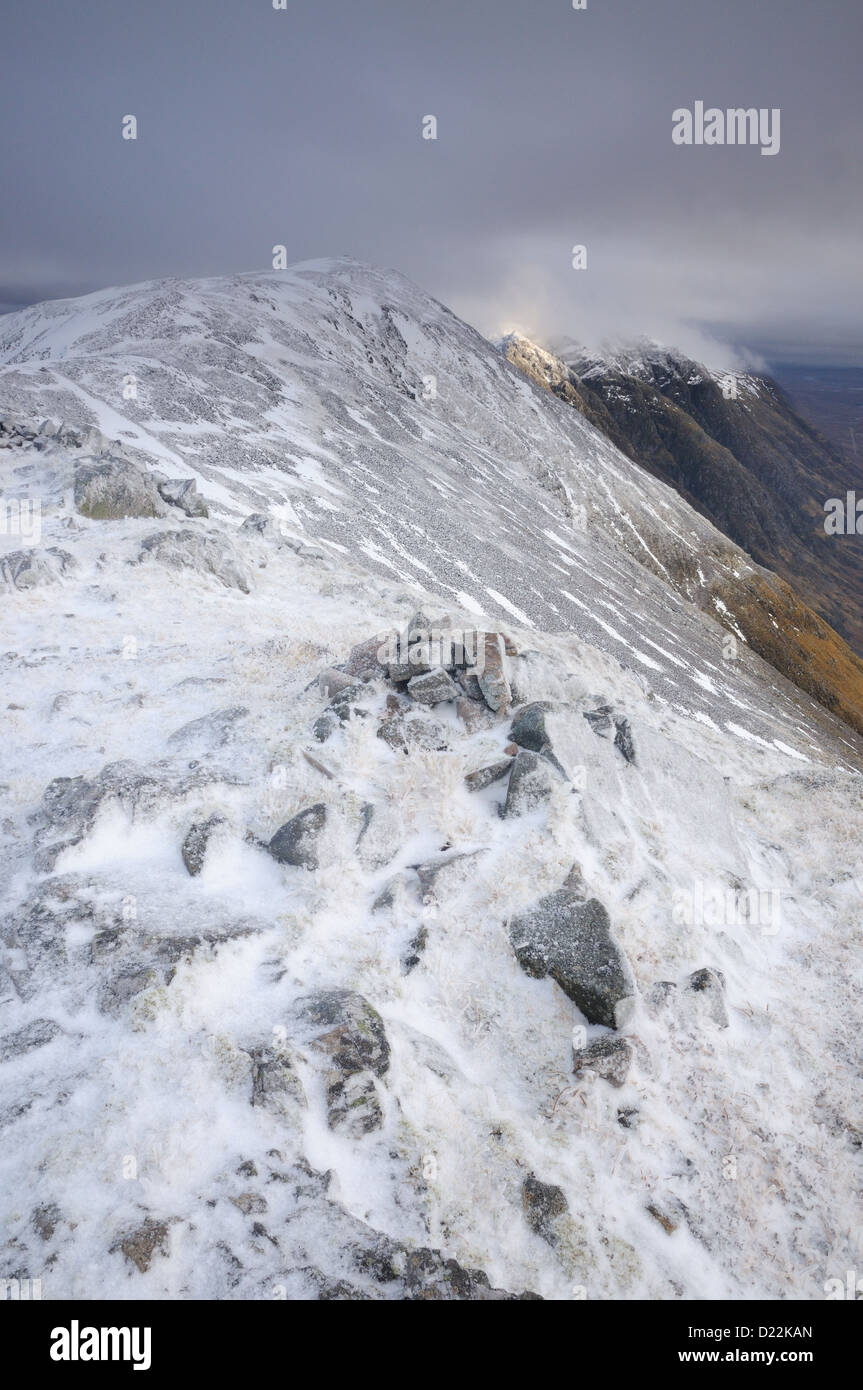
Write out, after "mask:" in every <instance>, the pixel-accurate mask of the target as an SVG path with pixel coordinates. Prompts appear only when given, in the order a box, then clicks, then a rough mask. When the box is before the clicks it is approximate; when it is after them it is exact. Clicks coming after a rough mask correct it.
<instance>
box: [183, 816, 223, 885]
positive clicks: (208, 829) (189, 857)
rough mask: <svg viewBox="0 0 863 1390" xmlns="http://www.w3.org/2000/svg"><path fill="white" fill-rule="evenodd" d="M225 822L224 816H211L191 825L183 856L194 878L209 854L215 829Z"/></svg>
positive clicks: (184, 844)
mask: <svg viewBox="0 0 863 1390" xmlns="http://www.w3.org/2000/svg"><path fill="white" fill-rule="evenodd" d="M224 824H225V818H224V816H215V815H214V816H209V817H208V819H207V820H205V821H198V822H197V823H196V824H195V825H192V826H190V827H189V830H188V832H187V834H186V838H185V839H184V841H183V848H182V851H181V853H182V856H183V863H184V864H185V866H186V868H187V869H188V871H189V873H190V874H191V875H192V877H193V878H196V877H197V875H198V874H199V873H200V872H201V870H202V869H203V867H204V860H205V858H206V856H207V846H208V844H209V843H210V838H211V836H212V834H213V832H214V831H215V830H218V828H219V827H220V826H222V825H224Z"/></svg>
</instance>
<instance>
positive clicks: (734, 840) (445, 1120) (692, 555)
mask: <svg viewBox="0 0 863 1390" xmlns="http://www.w3.org/2000/svg"><path fill="white" fill-rule="evenodd" d="M0 336H2V360H3V363H4V364H5V365H4V366H3V368H2V371H0V408H2V414H3V416H4V420H3V424H2V428H0V446H2V447H0V468H2V476H3V491H4V501H5V503H6V517H7V526H6V529H7V532H8V533H10V534H7V535H6V536H5V537H4V538H3V539H4V540H5V542H6V546H5V551H3V552H0V574H2V581H3V584H4V594H3V609H2V612H3V631H4V648H5V650H4V654H3V664H4V681H3V689H4V696H5V699H4V705H5V706H6V709H5V713H6V717H7V721H8V732H7V735H6V739H5V752H6V758H5V766H4V773H3V785H2V788H0V795H2V814H0V827H2V839H0V862H2V864H3V870H4V872H3V875H2V878H3V882H4V885H5V886H4V888H3V890H2V891H3V897H2V901H0V914H2V917H0V940H2V943H3V958H2V970H0V1058H2V1060H0V1126H2V1131H3V1144H2V1146H0V1192H2V1199H0V1200H2V1218H0V1220H2V1230H3V1233H4V1242H5V1244H4V1246H3V1255H4V1266H3V1273H4V1275H5V1277H9V1278H17V1279H19V1280H25V1279H37V1278H38V1279H40V1280H41V1281H42V1295H43V1297H47V1298H50V1297H63V1296H74V1297H95V1298H101V1297H108V1296H111V1297H117V1296H120V1297H123V1296H127V1297H139V1296H143V1297H149V1298H165V1297H188V1296H192V1297H208V1298H230V1297H235V1298H258V1297H260V1298H273V1297H276V1298H280V1297H287V1298H308V1297H316V1296H322V1297H335V1298H361V1297H366V1298H380V1297H383V1298H411V1297H419V1298H439V1297H467V1298H481V1297H492V1296H495V1297H497V1296H503V1295H504V1293H509V1294H511V1295H518V1294H520V1293H522V1292H524V1291H527V1292H534V1293H538V1294H540V1295H541V1296H543V1297H547V1298H549V1297H550V1298H561V1299H580V1298H584V1297H586V1298H588V1299H590V1298H633V1297H651V1298H669V1299H670V1298H679V1297H684V1298H703V1297H710V1296H719V1297H722V1296H726V1297H731V1298H735V1297H745V1296H751V1295H759V1294H760V1295H764V1296H768V1297H787V1296H797V1297H801V1298H820V1297H823V1296H824V1284H825V1281H826V1280H827V1279H829V1278H832V1277H839V1278H844V1275H845V1271H846V1270H847V1269H849V1268H853V1267H854V1266H855V1262H858V1263H859V1259H860V1249H859V1239H860V1230H859V1223H858V1217H857V1212H858V1210H859V1205H858V1196H859V1152H860V1143H861V1133H863V1120H861V1116H860V1113H859V1100H858V1094H859V1084H858V1083H859V1059H858V1057H857V1053H856V1048H855V1044H854V1039H855V1037H856V1036H857V1027H858V1026H859V1016H860V990H859V986H858V984H857V981H856V974H857V969H858V967H857V954H858V951H857V937H858V934H859V933H858V928H857V923H858V920H859V903H860V893H861V884H863V844H861V839H863V836H861V824H860V804H861V788H863V783H861V752H863V746H861V740H860V738H859V737H858V735H857V734H856V733H855V732H853V731H852V730H851V729H850V728H849V727H848V725H847V724H846V723H844V722H842V720H840V719H839V718H838V717H837V716H836V715H835V714H831V713H830V712H829V711H828V710H827V709H825V707H824V704H823V703H819V702H816V701H814V700H813V699H812V698H811V697H810V696H809V695H808V694H806V693H805V692H803V691H801V690H800V689H799V688H797V687H796V686H795V685H794V684H793V683H792V682H790V681H789V680H787V679H786V678H785V677H784V676H782V675H780V674H779V673H778V672H777V671H776V670H775V669H774V668H773V667H771V666H770V665H768V664H767V663H766V662H765V661H763V660H762V659H761V658H760V657H759V656H757V655H756V654H755V653H754V652H753V651H752V650H750V647H749V644H748V643H747V640H746V633H745V631H744V628H743V627H741V626H740V624H739V623H738V617H737V614H736V613H735V612H734V611H733V610H732V609H731V607H730V606H729V604H728V603H727V602H726V601H725V599H724V598H723V597H722V595H723V594H725V595H737V596H738V597H739V598H740V603H741V610H745V612H747V613H748V612H749V609H748V605H750V604H751V603H754V602H756V599H755V598H754V597H753V595H755V594H756V593H763V590H764V588H765V586H769V583H770V581H769V576H768V577H767V578H765V572H764V571H760V570H759V569H758V567H757V566H755V565H753V564H752V562H751V561H749V560H748V559H747V557H746V556H745V555H744V554H743V553H742V552H741V551H740V550H738V549H737V548H736V547H735V546H734V545H732V544H731V543H730V542H729V541H728V540H727V539H726V538H725V537H723V536H722V535H721V534H720V533H719V532H718V531H716V530H715V529H714V528H713V527H712V526H711V525H710V523H709V522H708V521H706V520H705V519H704V518H702V517H701V516H699V515H698V514H697V513H696V512H694V511H693V510H692V509H691V508H690V507H689V506H688V505H687V504H686V502H684V501H683V500H682V499H681V498H680V497H679V496H677V495H676V494H675V493H674V492H673V491H672V490H671V489H670V488H668V487H667V486H666V485H665V484H663V483H662V482H660V481H658V480H656V479H654V478H652V477H650V476H648V475H647V474H645V473H644V472H643V470H641V469H640V468H639V467H638V465H637V464H636V463H634V462H633V461H632V460H630V459H628V458H626V457H625V456H624V455H623V454H621V453H620V452H619V451H618V450H617V449H616V448H615V447H614V446H613V445H612V444H611V443H610V442H609V441H608V440H607V439H605V438H604V437H603V436H602V435H601V434H600V433H599V432H598V431H597V430H596V429H595V428H594V427H593V426H592V425H591V424H590V423H589V422H587V421H586V420H584V419H583V418H582V417H581V416H580V415H579V414H578V413H577V412H575V411H571V410H567V409H565V408H564V406H563V405H562V404H561V403H560V402H559V401H557V400H555V399H553V397H552V396H551V395H549V394H547V393H546V392H543V391H542V390H540V389H539V387H538V386H537V385H535V384H534V383H533V382H531V381H530V380H528V379H527V378H526V377H525V376H524V375H523V374H522V373H520V372H519V371H518V370H517V369H516V368H515V367H513V366H512V365H511V364H510V363H509V362H508V361H507V360H506V359H505V357H504V356H503V355H502V354H500V353H499V352H498V351H497V350H496V349H494V348H493V347H492V346H491V345H490V344H488V343H486V342H485V341H484V340H483V339H482V338H481V337H480V336H479V335H477V334H476V333H475V332H474V331H473V330H472V329H470V328H469V327H468V326H467V325H465V324H463V323H461V322H460V321H459V320H458V319H456V318H455V317H453V315H452V314H450V313H449V312H448V311H447V310H446V309H444V308H443V307H442V306H440V305H438V304H436V303H435V302H434V301H433V300H430V299H429V298H428V297H426V296H425V295H423V294H421V293H420V292H419V291H418V290H417V289H415V288H414V287H412V286H410V285H409V284H408V283H407V282H406V281H404V280H403V279H402V278H401V277H399V276H396V275H392V274H390V273H383V272H379V271H374V270H371V269H369V268H367V267H362V266H359V265H357V264H355V263H353V262H329V263H321V264H314V265H305V266H302V267H298V268H296V269H295V270H293V271H291V272H287V273H284V274H264V275H247V276H240V277H235V278H233V279H230V280H212V281H199V282H175V281H172V282H159V283H154V284H150V285H144V286H136V287H132V288H130V289H126V290H112V291H106V292H104V293H101V294H98V295H92V296H88V297H87V298H86V299H84V300H80V301H69V302H65V303H61V304H48V305H41V306H36V307H35V308H33V309H30V310H25V311H23V312H22V313H19V314H15V315H13V316H10V317H9V318H7V319H5V320H3V321H2V324H0ZM124 392H125V393H126V394H125V395H124ZM130 393H134V394H130ZM43 421H46V423H44V424H43V423H42V422H43ZM52 421H53V423H51V422H52ZM60 422H62V423H60ZM187 480H191V482H192V483H194V484H196V485H197V490H196V488H195V487H194V486H191V485H187ZM201 499H203V503H202V500H201ZM205 513H207V514H205ZM753 576H754V578H753ZM756 581H757V583H756ZM777 592H778V591H777ZM777 602H779V600H777ZM417 610H421V611H422V612H424V613H425V614H427V615H429V616H430V618H431V619H432V620H433V621H432V623H431V626H432V627H433V629H434V631H435V632H436V633H437V634H438V635H439V636H440V635H441V634H443V635H444V636H445V635H446V634H447V633H448V632H449V633H451V632H452V631H453V630H455V632H456V633H459V632H461V631H462V630H465V631H466V633H467V637H468V638H469V641H468V646H469V647H470V648H471V657H470V659H469V658H468V657H467V656H464V657H463V658H462V659H460V658H459V655H458V644H456V652H455V654H452V653H450V654H449V655H447V653H446V651H445V650H442V651H441V652H439V653H431V652H429V651H428V650H427V647H426V646H425V645H424V644H425V642H426V640H427V639H426V638H424V636H423V634H424V633H426V632H427V631H428V627H429V624H428V623H427V622H425V621H423V620H422V619H421V618H417V617H415V616H413V615H415V614H416V613H417ZM780 611H784V610H780ZM804 611H805V610H804ZM744 621H746V619H745V617H744ZM409 623H412V626H411V628H410V634H411V635H412V637H413V639H414V646H413V647H412V649H411V650H413V652H414V653H415V654H417V653H418V654H419V661H418V662H417V661H416V660H415V661H414V662H413V664H411V663H409V662H408V663H405V662H404V647H402V649H401V650H397V649H395V648H394V647H393V646H392V645H391V644H392V640H393V638H394V635H395V634H396V633H399V632H404V631H405V629H406V628H407V625H408V624H409ZM447 624H450V625H451V626H447ZM735 628H738V629H739V630H738V631H737V633H736V634H735V631H734V629H735ZM477 630H479V632H480V633H481V634H482V637H481V640H479V642H478V644H477V640H476V638H475V637H474V635H473V634H474V633H475V632H476V631H477ZM777 630H779V629H778V627H777ZM828 632H829V630H828ZM780 637H784V638H786V639H787V641H788V642H791V643H793V642H794V640H795V636H794V633H793V632H790V631H789V632H788V633H787V634H782V633H780ZM731 639H734V640H731ZM777 640H778V639H777ZM823 640H825V641H826V640H828V639H823ZM358 644H359V645H358ZM445 645H446V644H444V646H445ZM477 657H478V660H474V658H477ZM439 662H440V663H441V665H442V667H443V668H445V669H436V668H437V666H438V664H439ZM426 666H431V667H432V668H433V669H432V670H431V671H428V672H427V671H426V670H425V667H426ZM473 666H475V667H476V670H475V671H473V673H472V667H473ZM412 672H414V674H412Z"/></svg>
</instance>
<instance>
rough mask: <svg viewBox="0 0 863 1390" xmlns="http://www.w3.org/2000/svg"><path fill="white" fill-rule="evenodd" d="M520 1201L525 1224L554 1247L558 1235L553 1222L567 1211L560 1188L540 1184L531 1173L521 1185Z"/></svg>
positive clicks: (549, 1184)
mask: <svg viewBox="0 0 863 1390" xmlns="http://www.w3.org/2000/svg"><path fill="white" fill-rule="evenodd" d="M521 1200H522V1204H523V1206H524V1214H525V1216H526V1217H527V1224H528V1226H530V1229H531V1230H532V1231H535V1232H536V1234H537V1235H538V1236H542V1238H543V1240H545V1241H547V1242H548V1244H549V1245H556V1244H557V1242H558V1233H557V1231H556V1230H555V1221H556V1219H557V1218H558V1217H559V1216H563V1215H564V1213H565V1212H567V1211H568V1210H569V1203H568V1202H567V1200H566V1196H565V1195H564V1191H563V1188H562V1187H555V1186H554V1184H552V1183H546V1182H540V1181H539V1178H537V1177H536V1176H535V1175H534V1174H533V1173H531V1174H530V1176H529V1177H527V1178H525V1180H524V1182H523V1183H522V1185H521Z"/></svg>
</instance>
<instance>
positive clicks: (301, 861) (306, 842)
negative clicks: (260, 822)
mask: <svg viewBox="0 0 863 1390" xmlns="http://www.w3.org/2000/svg"><path fill="white" fill-rule="evenodd" d="M326 824H327V807H326V805H325V804H324V803H323V802H322V801H321V802H318V803H316V805H314V806H307V807H306V808H305V810H303V811H300V812H299V813H298V814H297V815H296V816H292V817H291V819H290V820H289V821H286V822H285V824H284V825H282V826H280V827H279V829H278V830H277V831H276V833H275V835H274V836H273V838H272V839H271V840H270V842H269V845H268V846H267V849H268V850H269V853H270V854H271V855H272V856H273V858H274V859H275V860H276V861H277V862H278V863H279V864H292V865H294V867H296V868H300V869H316V868H317V867H318V864H319V862H320V858H319V849H320V839H321V836H322V835H323V833H324V830H325V828H326Z"/></svg>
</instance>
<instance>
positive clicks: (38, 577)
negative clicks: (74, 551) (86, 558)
mask: <svg viewBox="0 0 863 1390" xmlns="http://www.w3.org/2000/svg"><path fill="white" fill-rule="evenodd" d="M75 568H76V562H75V560H74V559H73V558H72V556H71V555H70V554H69V552H68V551H67V550H60V549H58V547H57V546H55V545H52V546H49V547H48V549H47V550H12V551H10V552H9V553H8V554H6V555H0V578H2V580H3V583H4V584H7V585H9V586H10V587H11V588H13V589H21V590H23V589H35V588H37V587H38V586H39V585H41V584H56V582H57V581H58V580H59V579H62V578H63V576H64V575H65V574H66V573H67V571H69V570H73V569H75Z"/></svg>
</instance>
